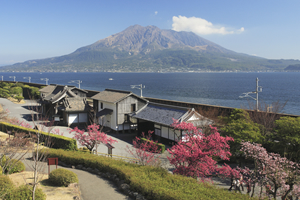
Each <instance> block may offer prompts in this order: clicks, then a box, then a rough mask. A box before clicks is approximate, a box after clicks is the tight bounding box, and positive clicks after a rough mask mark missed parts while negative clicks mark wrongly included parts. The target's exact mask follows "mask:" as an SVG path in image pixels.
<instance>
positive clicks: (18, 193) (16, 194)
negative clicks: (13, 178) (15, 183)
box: [4, 185, 46, 200]
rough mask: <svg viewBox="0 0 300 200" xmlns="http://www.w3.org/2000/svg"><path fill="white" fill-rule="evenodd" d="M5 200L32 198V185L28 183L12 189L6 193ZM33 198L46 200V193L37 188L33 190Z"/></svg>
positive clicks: (26, 199)
mask: <svg viewBox="0 0 300 200" xmlns="http://www.w3.org/2000/svg"><path fill="white" fill-rule="evenodd" d="M4 199H6V200H15V199H18V200H32V186H29V185H21V186H19V187H17V188H15V189H14V190H12V191H11V192H10V193H9V194H6V196H5V198H4ZM35 199H36V200H46V195H45V193H44V192H43V191H42V189H40V188H37V189H36V191H35Z"/></svg>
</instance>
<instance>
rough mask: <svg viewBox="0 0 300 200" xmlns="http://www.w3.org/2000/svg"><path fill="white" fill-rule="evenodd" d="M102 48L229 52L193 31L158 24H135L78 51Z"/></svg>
mask: <svg viewBox="0 0 300 200" xmlns="http://www.w3.org/2000/svg"><path fill="white" fill-rule="evenodd" d="M102 48H111V49H118V50H121V51H127V52H130V53H133V54H135V55H136V54H139V53H143V54H145V53H150V52H153V51H156V50H163V49H170V48H172V49H192V50H196V51H215V52H223V53H224V52H229V50H227V49H225V48H223V47H221V46H218V45H216V44H214V43H212V42H210V41H208V40H205V39H204V38H201V37H200V36H197V35H196V34H194V33H192V32H176V31H173V30H162V29H159V28H158V27H156V26H152V25H150V26H146V27H143V26H141V25H137V24H136V25H133V26H130V27H128V28H126V29H125V30H124V31H122V32H120V33H117V34H114V35H111V36H109V37H107V38H104V39H101V40H99V41H97V42H95V43H94V44H91V45H89V46H86V47H83V48H80V49H78V50H77V51H79V52H82V51H89V50H101V49H102Z"/></svg>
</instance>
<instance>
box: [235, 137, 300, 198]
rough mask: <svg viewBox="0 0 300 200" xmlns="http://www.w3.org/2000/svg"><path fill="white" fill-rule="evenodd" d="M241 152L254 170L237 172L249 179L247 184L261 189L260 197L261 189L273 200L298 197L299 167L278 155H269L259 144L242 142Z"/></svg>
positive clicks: (299, 183) (299, 191)
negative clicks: (256, 185)
mask: <svg viewBox="0 0 300 200" xmlns="http://www.w3.org/2000/svg"><path fill="white" fill-rule="evenodd" d="M241 151H243V152H244V154H245V156H246V158H250V159H252V160H254V164H255V168H254V169H252V170H250V169H239V171H240V172H241V173H243V174H245V176H246V177H249V179H250V180H249V182H251V183H252V184H253V192H254V185H255V184H258V185H259V186H260V187H261V190H260V196H261V195H262V192H263V188H265V189H266V195H268V196H272V197H273V198H274V199H276V198H277V197H281V198H282V199H286V198H287V196H290V195H293V196H296V197H299V194H300V190H299V189H300V187H299V186H300V165H299V164H298V163H295V162H293V161H290V160H288V159H287V158H285V157H281V156H280V155H279V154H275V153H269V152H267V150H266V149H265V148H263V147H262V146H261V145H260V144H256V143H250V142H243V143H242V148H241Z"/></svg>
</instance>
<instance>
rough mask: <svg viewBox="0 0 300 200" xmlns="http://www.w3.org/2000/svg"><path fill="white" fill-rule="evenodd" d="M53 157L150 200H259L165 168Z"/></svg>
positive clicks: (56, 153)
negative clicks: (103, 175)
mask: <svg viewBox="0 0 300 200" xmlns="http://www.w3.org/2000/svg"><path fill="white" fill-rule="evenodd" d="M49 157H58V159H59V160H60V161H62V162H65V163H67V164H70V165H79V164H81V165H84V166H85V167H87V168H88V167H90V168H94V169H98V170H99V171H101V172H104V173H106V172H109V173H111V174H116V175H117V176H118V178H120V179H121V180H124V181H125V182H126V183H128V184H130V189H131V190H133V191H136V192H138V193H140V194H142V195H143V196H145V197H146V198H147V199H156V200H190V199H194V200H196V199H201V200H202V199H203V200H208V199H222V200H226V199H233V200H240V199H256V198H250V197H249V196H247V195H243V194H240V193H231V192H229V191H228V190H222V189H217V188H216V187H215V186H211V185H209V184H205V183H201V182H198V181H197V180H195V179H193V178H190V177H185V176H181V175H172V174H170V173H168V172H167V171H166V170H165V169H162V168H156V167H152V166H141V165H136V164H132V163H128V162H124V161H121V160H113V159H111V158H107V157H102V156H96V155H93V154H86V153H82V152H76V151H64V150H62V149H51V150H50V152H49Z"/></svg>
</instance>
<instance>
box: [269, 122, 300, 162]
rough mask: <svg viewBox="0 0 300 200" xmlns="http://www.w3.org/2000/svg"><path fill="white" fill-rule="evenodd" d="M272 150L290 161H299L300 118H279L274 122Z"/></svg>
mask: <svg viewBox="0 0 300 200" xmlns="http://www.w3.org/2000/svg"><path fill="white" fill-rule="evenodd" d="M275 125H276V127H275V133H274V137H273V139H274V141H275V142H274V143H273V148H274V150H276V151H277V152H279V153H280V154H282V155H284V156H287V157H288V158H291V159H293V160H294V159H297V161H299V160H300V156H299V154H300V117H297V118H294V117H281V118H280V119H279V120H276V121H275Z"/></svg>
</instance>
